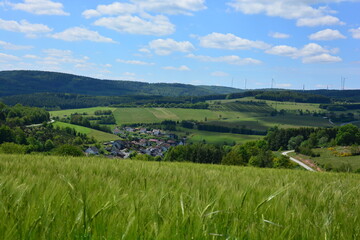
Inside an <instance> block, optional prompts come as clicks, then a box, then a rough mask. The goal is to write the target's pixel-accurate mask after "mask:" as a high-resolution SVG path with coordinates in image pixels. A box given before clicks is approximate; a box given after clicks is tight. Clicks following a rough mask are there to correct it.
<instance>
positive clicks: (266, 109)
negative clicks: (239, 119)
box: [210, 101, 275, 114]
mask: <svg viewBox="0 0 360 240" xmlns="http://www.w3.org/2000/svg"><path fill="white" fill-rule="evenodd" d="M210 108H211V109H212V110H217V111H219V110H220V111H235V112H254V113H262V114H267V113H270V112H272V111H274V110H275V109H274V108H272V107H270V106H269V105H267V104H265V103H263V102H252V103H249V102H241V101H236V102H227V103H223V104H212V105H210Z"/></svg>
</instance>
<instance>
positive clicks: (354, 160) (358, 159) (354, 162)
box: [295, 147, 360, 171]
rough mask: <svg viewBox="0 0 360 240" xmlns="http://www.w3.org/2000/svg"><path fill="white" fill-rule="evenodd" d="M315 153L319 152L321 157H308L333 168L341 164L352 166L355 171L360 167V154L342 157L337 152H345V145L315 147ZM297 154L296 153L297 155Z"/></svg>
mask: <svg viewBox="0 0 360 240" xmlns="http://www.w3.org/2000/svg"><path fill="white" fill-rule="evenodd" d="M313 151H314V152H315V153H319V154H320V157H308V156H306V158H307V159H311V160H313V161H315V162H316V163H319V164H321V165H322V166H324V165H326V166H328V167H330V166H331V167H332V168H339V167H341V166H345V165H347V166H351V168H352V170H353V171H355V170H357V169H360V156H346V157H340V156H338V155H337V154H336V152H337V153H341V152H344V147H336V148H330V149H328V148H317V149H313ZM349 151H350V150H346V149H345V152H349ZM295 156H296V155H295Z"/></svg>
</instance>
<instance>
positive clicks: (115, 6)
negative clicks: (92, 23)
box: [82, 2, 139, 18]
mask: <svg viewBox="0 0 360 240" xmlns="http://www.w3.org/2000/svg"><path fill="white" fill-rule="evenodd" d="M138 11H139V9H138V7H137V6H136V5H134V4H130V3H121V2H114V3H112V4H109V5H98V6H97V8H96V9H88V10H85V11H84V12H83V13H82V15H83V16H84V17H85V18H92V17H99V16H102V15H128V14H133V13H136V12H138Z"/></svg>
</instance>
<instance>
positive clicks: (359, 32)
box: [349, 27, 360, 39]
mask: <svg viewBox="0 0 360 240" xmlns="http://www.w3.org/2000/svg"><path fill="white" fill-rule="evenodd" d="M349 32H351V33H352V37H353V38H355V39H360V27H359V28H352V29H350V30H349Z"/></svg>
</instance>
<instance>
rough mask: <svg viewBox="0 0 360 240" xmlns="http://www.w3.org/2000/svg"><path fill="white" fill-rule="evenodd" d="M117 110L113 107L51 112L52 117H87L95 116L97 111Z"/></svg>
mask: <svg viewBox="0 0 360 240" xmlns="http://www.w3.org/2000/svg"><path fill="white" fill-rule="evenodd" d="M115 109H116V108H111V107H92V108H78V109H66V110H59V111H50V116H51V117H60V118H63V117H68V116H70V115H71V114H72V113H79V114H82V113H86V114H87V115H90V116H91V115H95V111H97V110H111V111H115Z"/></svg>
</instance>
